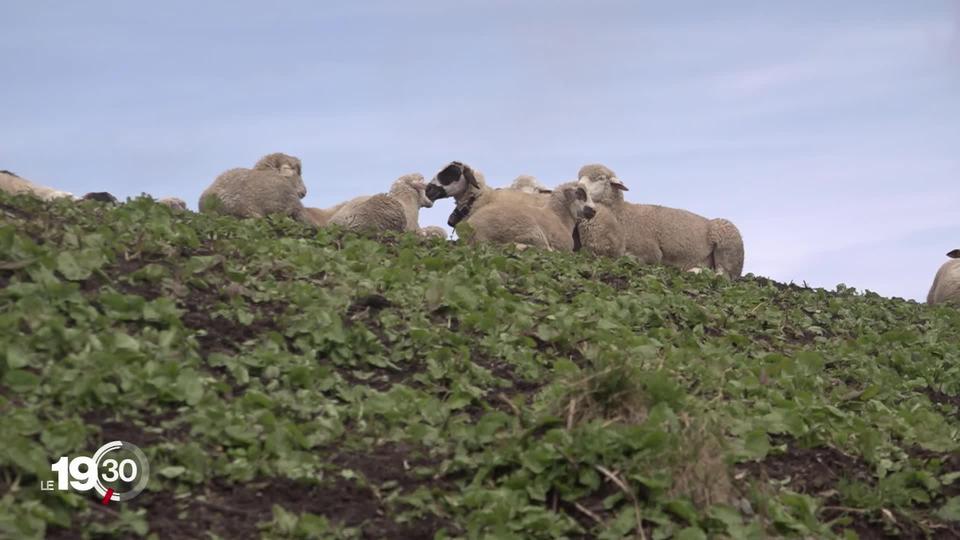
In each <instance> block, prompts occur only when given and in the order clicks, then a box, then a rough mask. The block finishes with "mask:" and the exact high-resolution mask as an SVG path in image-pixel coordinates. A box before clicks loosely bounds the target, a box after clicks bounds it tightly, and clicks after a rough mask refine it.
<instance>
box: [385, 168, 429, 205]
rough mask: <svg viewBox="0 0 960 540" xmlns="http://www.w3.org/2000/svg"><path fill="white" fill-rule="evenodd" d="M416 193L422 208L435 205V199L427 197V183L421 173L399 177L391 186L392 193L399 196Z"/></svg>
mask: <svg viewBox="0 0 960 540" xmlns="http://www.w3.org/2000/svg"><path fill="white" fill-rule="evenodd" d="M407 193H415V194H416V196H417V204H419V206H420V208H430V207H432V206H433V199H431V198H430V197H427V184H426V183H424V181H423V175H422V174H420V173H410V174H405V175H403V176H401V177H400V178H397V179H396V180H395V181H394V182H393V185H392V186H390V195H393V196H397V195H401V194H407Z"/></svg>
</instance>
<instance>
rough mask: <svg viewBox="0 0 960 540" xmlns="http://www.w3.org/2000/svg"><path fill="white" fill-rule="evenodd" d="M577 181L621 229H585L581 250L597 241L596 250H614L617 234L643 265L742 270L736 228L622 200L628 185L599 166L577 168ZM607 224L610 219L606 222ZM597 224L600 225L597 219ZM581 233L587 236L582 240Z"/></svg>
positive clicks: (740, 241) (725, 271)
mask: <svg viewBox="0 0 960 540" xmlns="http://www.w3.org/2000/svg"><path fill="white" fill-rule="evenodd" d="M578 176H579V178H580V180H579V182H580V184H581V185H583V186H585V187H586V188H587V191H588V192H589V193H590V196H591V197H592V198H593V200H594V201H596V202H597V203H600V204H603V205H605V206H607V207H608V208H609V209H610V211H611V212H612V214H613V215H614V216H615V217H616V222H617V223H618V224H619V228H620V232H617V231H616V230H615V228H614V229H610V230H606V229H602V228H601V227H595V228H594V229H593V230H590V228H589V227H584V228H583V230H581V231H580V236H581V238H580V240H581V242H582V244H583V246H584V247H585V249H592V248H591V247H590V245H591V244H592V243H594V242H596V241H597V239H598V238H599V239H601V240H602V241H603V242H606V244H604V243H601V244H600V245H599V246H598V247H597V249H598V250H601V251H603V250H607V249H610V250H611V251H612V252H614V253H615V252H616V251H617V250H618V242H619V239H618V238H617V235H618V234H622V236H623V242H624V251H625V252H626V253H629V254H630V255H633V256H635V257H637V258H638V259H640V260H641V261H642V262H643V263H646V264H661V263H662V264H667V265H670V266H675V267H678V268H681V269H683V270H694V271H699V269H702V268H710V269H712V270H714V271H716V272H717V273H719V274H722V275H726V276H728V277H734V278H735V277H739V276H740V274H741V273H742V272H743V239H742V237H741V236H740V231H739V230H738V229H737V227H736V226H735V225H734V224H733V223H731V222H730V221H728V220H726V219H707V218H705V217H703V216H699V215H697V214H694V213H693V212H688V211H686V210H681V209H677V208H668V207H664V206H659V205H651V204H634V203H629V202H626V201H624V200H623V192H624V191H627V186H626V185H624V183H623V182H622V181H621V180H620V179H619V178H617V175H616V174H615V173H614V172H613V171H612V170H610V169H609V168H607V167H605V166H603V165H600V164H591V165H585V166H583V167H582V168H581V169H580V172H579V175H578ZM606 223H607V224H610V220H606ZM598 225H601V224H600V223H598ZM585 236H586V239H585V238H584V237H585Z"/></svg>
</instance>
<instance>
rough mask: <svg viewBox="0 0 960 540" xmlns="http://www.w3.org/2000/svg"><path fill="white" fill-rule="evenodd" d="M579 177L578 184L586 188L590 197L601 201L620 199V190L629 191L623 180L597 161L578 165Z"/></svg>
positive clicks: (607, 201)
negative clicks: (581, 165)
mask: <svg viewBox="0 0 960 540" xmlns="http://www.w3.org/2000/svg"><path fill="white" fill-rule="evenodd" d="M577 177H578V178H580V180H579V182H580V185H582V186H584V187H585V188H586V189H587V192H588V193H589V194H590V197H591V198H592V199H593V200H595V201H597V202H601V203H610V202H613V201H615V200H622V199H623V194H622V193H619V192H621V191H629V189H628V188H627V186H626V185H624V183H623V181H622V180H620V179H619V178H617V175H616V173H614V172H613V171H612V170H611V169H610V168H608V167H606V166H605V165H601V164H599V163H593V164H590V165H584V166H583V167H580V172H579V173H577Z"/></svg>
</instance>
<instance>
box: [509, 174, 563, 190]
mask: <svg viewBox="0 0 960 540" xmlns="http://www.w3.org/2000/svg"><path fill="white" fill-rule="evenodd" d="M507 189H514V190H517V191H522V192H524V193H530V194H532V195H540V194H549V193H550V192H551V191H553V190H551V189H550V188H548V187H546V186H544V185H543V184H541V183H540V181H539V180H537V179H536V178H535V177H533V176H530V175H529V174H521V175H520V176H518V177H516V178H514V180H513V183H511V184H510V187H508V188H507Z"/></svg>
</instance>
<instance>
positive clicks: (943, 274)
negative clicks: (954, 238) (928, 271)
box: [927, 249, 960, 306]
mask: <svg viewBox="0 0 960 540" xmlns="http://www.w3.org/2000/svg"><path fill="white" fill-rule="evenodd" d="M947 257H950V258H951V259H953V260H951V261H947V262H945V263H943V265H942V266H940V270H938V271H937V275H936V276H935V277H934V278H933V285H932V286H931V287H930V292H929V293H928V294H927V303H928V304H930V305H937V304H951V305H955V306H960V249H955V250H953V251H951V252H950V253H947Z"/></svg>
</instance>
